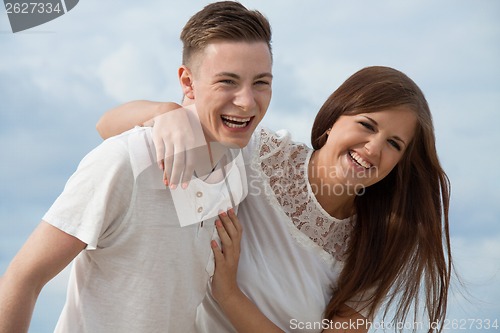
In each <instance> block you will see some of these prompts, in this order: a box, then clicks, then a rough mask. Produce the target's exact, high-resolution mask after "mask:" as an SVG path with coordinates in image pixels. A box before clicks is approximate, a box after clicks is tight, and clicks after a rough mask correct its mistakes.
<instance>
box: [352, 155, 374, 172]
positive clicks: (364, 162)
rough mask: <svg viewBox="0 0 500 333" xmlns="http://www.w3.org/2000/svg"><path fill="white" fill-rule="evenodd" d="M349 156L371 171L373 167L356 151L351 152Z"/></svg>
mask: <svg viewBox="0 0 500 333" xmlns="http://www.w3.org/2000/svg"><path fill="white" fill-rule="evenodd" d="M349 155H351V157H352V159H353V160H355V161H356V162H357V163H358V164H359V165H361V166H362V167H363V168H365V169H369V168H370V167H371V164H370V163H368V162H367V161H365V160H364V159H363V158H362V157H361V156H360V155H359V154H358V153H356V152H355V151H351V152H349Z"/></svg>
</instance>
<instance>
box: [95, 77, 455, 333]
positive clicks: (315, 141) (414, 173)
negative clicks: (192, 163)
mask: <svg viewBox="0 0 500 333" xmlns="http://www.w3.org/2000/svg"><path fill="white" fill-rule="evenodd" d="M146 106H147V105H146ZM116 113H118V114H121V111H120V110H119V109H118V110H114V111H113V114H112V115H111V117H110V118H108V122H109V119H113V118H116V119H115V121H117V122H118V119H120V117H118V116H114V114H116ZM153 115H154V114H151V113H149V114H148V111H145V112H144V115H143V119H142V121H139V123H142V122H144V121H146V120H148V119H149V118H150V117H151V116H153ZM109 116H110V115H108V117H109ZM101 126H102V124H101ZM114 126H115V128H117V127H116V123H115V124H114ZM155 126H156V125H155ZM311 141H312V147H313V148H312V149H311V148H309V147H307V146H306V145H304V144H299V143H295V142H293V141H292V140H291V139H290V135H289V134H288V133H284V132H278V133H273V132H271V131H269V130H266V129H260V130H257V131H256V133H255V134H254V137H253V139H252V141H251V143H250V144H249V146H248V147H247V148H245V149H247V150H248V152H249V156H250V157H249V167H248V168H247V173H248V175H247V177H248V180H249V189H250V190H249V195H248V197H247V198H246V199H245V201H244V202H243V203H242V204H241V205H240V207H239V212H238V218H239V219H240V220H241V221H243V224H244V227H245V232H244V233H243V236H242V239H241V253H240V252H239V251H240V250H239V247H240V243H239V239H240V237H241V227H240V226H239V222H238V221H237V220H236V218H232V219H229V218H227V217H226V216H224V218H223V219H222V220H223V222H224V223H219V225H218V230H219V232H220V233H221V240H222V247H223V249H222V250H223V252H224V254H222V253H221V252H220V250H219V249H218V247H217V246H216V245H215V244H213V245H212V246H213V248H214V251H215V254H216V255H215V258H216V273H215V276H214V279H213V285H212V291H211V292H209V293H208V294H207V297H206V299H205V300H204V302H203V304H202V305H201V307H200V309H199V318H198V319H197V321H198V323H197V325H198V328H199V329H200V330H202V331H204V330H206V331H210V330H212V331H218V332H221V331H223V329H227V330H228V331H231V329H233V328H232V327H231V325H229V323H227V322H226V321H225V319H224V317H223V316H222V313H225V315H226V316H227V318H228V319H229V320H230V321H231V323H232V325H234V327H235V329H236V330H237V331H239V332H244V331H249V332H251V331H255V328H256V327H261V326H260V325H269V326H263V327H272V329H275V330H277V331H279V329H281V330H285V331H289V330H295V331H313V332H314V331H321V330H324V331H325V332H335V331H336V329H339V328H348V329H353V327H354V326H356V327H355V329H353V330H351V331H352V332H366V331H367V330H368V328H369V325H367V324H366V322H365V321H359V322H358V323H359V325H354V326H352V325H351V326H349V325H347V326H346V325H342V324H343V323H344V324H345V323H347V324H349V323H352V322H353V321H355V320H357V319H363V318H370V319H373V318H374V315H375V313H376V312H377V311H379V309H380V310H382V309H381V307H383V310H382V311H383V313H384V314H386V313H387V310H388V309H391V308H394V309H395V316H394V318H393V320H394V321H395V322H398V323H402V322H404V321H405V320H406V319H407V318H408V315H409V313H411V312H414V313H415V315H416V314H417V313H418V312H419V310H421V308H420V307H419V306H420V305H421V304H423V306H424V308H425V311H426V314H427V317H428V320H429V321H430V322H432V323H436V322H443V319H444V317H445V315H446V308H447V295H448V288H449V284H450V275H451V267H452V261H451V253H450V237H449V228H448V207H449V181H448V178H447V176H446V174H445V172H444V171H443V169H442V168H441V166H440V163H439V160H438V156H437V152H436V147H435V137H434V129H433V125H432V117H431V113H430V110H429V107H428V104H427V101H426V100H425V97H424V95H423V93H422V91H421V90H420V89H419V87H418V86H417V85H416V84H415V83H414V82H413V81H412V80H411V79H410V78H408V77H407V76H406V75H405V74H403V73H401V72H399V71H397V70H395V69H392V68H388V67H368V68H365V69H362V70H360V71H359V72H357V73H355V74H354V75H352V76H351V77H350V78H348V79H347V80H346V81H345V82H344V83H343V84H342V85H341V86H340V87H339V88H338V89H337V90H336V91H335V92H334V93H333V94H332V95H331V96H330V97H329V98H328V99H327V101H326V102H325V103H324V104H323V106H322V107H321V109H320V111H319V113H318V115H317V116H316V119H315V122H314V125H313V129H312V135H311ZM231 216H232V215H231ZM224 226H225V228H224ZM226 256H227V257H226ZM238 259H239V260H240V261H239V268H238V273H237V282H236V265H237V262H238ZM221 281H224V282H221ZM213 297H215V300H214V299H213ZM247 297H248V298H247ZM238 304H243V305H242V306H241V305H240V306H237V305H238ZM254 304H255V305H254ZM259 310H260V311H259ZM264 314H265V317H264ZM266 317H267V318H266ZM324 319H327V320H326V321H325V320H324ZM329 319H332V320H333V321H329ZM411 319H413V320H417V319H418V317H415V318H411ZM273 323H274V324H275V325H276V326H274V324H273ZM318 323H320V324H318ZM363 325H364V326H363ZM278 327H279V329H278ZM269 331H271V329H270V330H269ZM346 331H349V330H346ZM431 331H433V330H432V329H429V332H431Z"/></svg>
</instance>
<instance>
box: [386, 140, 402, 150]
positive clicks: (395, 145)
mask: <svg viewBox="0 0 500 333" xmlns="http://www.w3.org/2000/svg"><path fill="white" fill-rule="evenodd" d="M389 144H390V145H391V146H393V147H394V148H396V149H397V150H398V151H401V146H400V145H399V143H397V142H396V141H394V140H389Z"/></svg>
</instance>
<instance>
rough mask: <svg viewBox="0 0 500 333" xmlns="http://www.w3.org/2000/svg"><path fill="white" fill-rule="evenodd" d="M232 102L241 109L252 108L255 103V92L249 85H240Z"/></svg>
mask: <svg viewBox="0 0 500 333" xmlns="http://www.w3.org/2000/svg"><path fill="white" fill-rule="evenodd" d="M234 104H236V105H237V106H238V107H239V108H240V109H242V110H243V111H250V110H252V109H253V108H254V107H255V105H256V102H255V92H254V91H253V87H249V86H244V87H242V88H241V89H240V90H239V91H238V92H237V93H236V98H235V100H234Z"/></svg>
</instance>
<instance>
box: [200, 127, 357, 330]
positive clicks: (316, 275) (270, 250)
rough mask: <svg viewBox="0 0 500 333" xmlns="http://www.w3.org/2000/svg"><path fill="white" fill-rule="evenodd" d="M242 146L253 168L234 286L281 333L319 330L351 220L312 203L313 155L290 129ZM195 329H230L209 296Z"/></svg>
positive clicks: (249, 173) (340, 265)
mask: <svg viewBox="0 0 500 333" xmlns="http://www.w3.org/2000/svg"><path fill="white" fill-rule="evenodd" d="M245 149H248V150H249V152H250V153H251V164H250V166H249V168H248V169H247V177H248V181H249V183H248V189H249V194H248V196H247V198H246V199H245V201H244V202H242V203H241V204H240V207H239V212H238V217H239V219H240V222H241V223H242V225H243V230H244V231H243V238H242V244H241V254H240V262H239V269H238V284H239V286H240V288H241V289H242V291H243V292H244V293H245V294H246V295H247V296H248V297H249V298H250V299H251V300H252V301H253V302H254V303H255V304H256V305H257V307H258V308H259V309H260V310H261V311H262V312H263V313H264V314H265V315H266V316H267V317H268V318H269V319H270V320H271V321H273V322H274V323H275V324H276V325H278V326H279V327H280V328H281V329H282V330H284V331H285V332H321V331H322V329H323V328H326V327H324V326H322V325H323V324H324V323H323V322H322V319H323V312H324V310H325V308H326V305H327V304H328V302H329V300H330V298H331V296H332V287H333V286H334V285H335V283H336V281H337V280H338V277H339V274H340V272H341V270H342V268H343V265H344V263H343V261H344V260H345V259H346V250H347V246H348V242H349V238H350V234H351V231H352V230H353V226H354V221H352V220H351V219H350V218H348V219H344V220H338V219H335V218H333V217H332V216H330V215H329V214H328V213H327V212H326V211H325V210H324V209H323V208H322V207H321V206H320V204H319V203H318V202H317V200H316V198H315V196H314V194H313V193H312V190H311V187H310V184H309V181H308V178H307V174H308V173H307V165H308V162H309V159H310V157H311V154H312V150H311V149H310V148H308V147H307V146H306V145H304V144H296V143H294V142H292V140H291V137H290V134H289V133H288V132H285V131H283V132H278V133H272V132H270V131H269V130H266V129H261V130H260V131H259V130H258V131H256V134H255V135H254V136H253V138H252V141H251V142H250V144H249V146H248V147H247V148H245ZM349 305H350V306H352V307H353V308H357V309H358V310H359V311H361V312H362V313H363V312H364V311H362V309H361V307H360V306H359V305H358V304H355V303H352V304H349ZM196 326H197V330H198V332H200V333H201V332H217V333H223V332H235V330H234V328H233V327H232V325H231V324H230V323H229V322H228V320H227V319H226V318H225V317H224V315H223V313H222V311H221V310H220V308H219V307H218V305H217V303H216V302H215V301H214V299H213V298H212V297H211V295H210V293H208V294H207V296H206V297H205V298H204V300H203V303H202V304H201V305H200V306H199V307H198V311H197V318H196Z"/></svg>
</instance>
